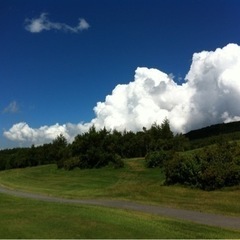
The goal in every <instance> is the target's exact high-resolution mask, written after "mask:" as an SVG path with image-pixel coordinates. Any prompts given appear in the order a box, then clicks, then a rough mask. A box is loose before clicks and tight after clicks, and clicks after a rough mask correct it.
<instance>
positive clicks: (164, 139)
mask: <svg viewBox="0 0 240 240" xmlns="http://www.w3.org/2000/svg"><path fill="white" fill-rule="evenodd" d="M188 144H189V143H188V140H187V138H185V137H184V136H183V135H182V134H176V135H174V134H173V133H172V131H171V130H170V125H169V121H168V120H167V119H165V120H164V121H163V123H162V124H160V125H159V124H156V123H154V124H152V126H151V127H150V128H149V129H146V128H145V127H144V128H143V129H142V131H138V132H132V131H123V132H120V131H117V130H113V131H110V130H107V129H106V128H103V129H101V130H96V128H95V126H92V127H91V128H90V129H89V130H88V132H85V133H82V134H79V135H77V136H76V137H75V139H74V141H73V142H72V143H68V142H67V140H66V138H65V137H64V136H63V135H60V136H58V137H57V138H56V139H54V140H53V141H52V143H48V144H44V145H42V146H34V145H32V146H31V147H30V148H14V149H5V150H1V151H0V170H5V169H11V168H24V167H31V166H38V165H43V164H52V163H55V164H57V166H58V168H64V169H67V170H71V169H73V168H75V167H80V168H100V167H103V166H106V165H112V166H113V167H122V166H123V161H122V159H123V158H134V157H145V156H146V154H147V153H149V152H152V151H158V150H161V149H162V150H169V149H174V150H175V151H183V150H184V149H186V148H188Z"/></svg>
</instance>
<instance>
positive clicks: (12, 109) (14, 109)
mask: <svg viewBox="0 0 240 240" xmlns="http://www.w3.org/2000/svg"><path fill="white" fill-rule="evenodd" d="M19 111H20V108H19V105H18V104H17V102H16V101H12V102H10V103H9V105H8V106H7V107H5V108H4V110H3V113H18V112H19Z"/></svg>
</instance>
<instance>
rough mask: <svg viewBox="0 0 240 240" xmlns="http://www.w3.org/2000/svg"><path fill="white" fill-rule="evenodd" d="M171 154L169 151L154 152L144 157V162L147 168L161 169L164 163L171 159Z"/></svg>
mask: <svg viewBox="0 0 240 240" xmlns="http://www.w3.org/2000/svg"><path fill="white" fill-rule="evenodd" d="M172 155H173V153H172V152H170V151H164V150H160V151H155V152H150V153H148V154H147V155H146V157H145V161H146V166H147V167H148V168H155V167H162V166H163V164H164V162H165V161H168V160H169V159H171V158H172Z"/></svg>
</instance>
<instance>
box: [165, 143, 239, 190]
mask: <svg viewBox="0 0 240 240" xmlns="http://www.w3.org/2000/svg"><path fill="white" fill-rule="evenodd" d="M238 152H239V151H238V146H237V145H236V144H230V143H227V142H221V143H219V144H216V145H213V146H211V147H205V148H204V149H203V150H202V151H199V152H198V153H197V154H196V155H195V156H188V155H183V154H175V155H174V156H173V158H172V159H170V160H169V161H166V162H165V165H164V169H165V175H166V180H165V182H166V184H175V183H180V184H185V185H190V186H195V187H199V188H201V189H204V190H215V189H219V188H222V187H225V186H234V185H237V184H240V161H239V160H238V158H236V154H238Z"/></svg>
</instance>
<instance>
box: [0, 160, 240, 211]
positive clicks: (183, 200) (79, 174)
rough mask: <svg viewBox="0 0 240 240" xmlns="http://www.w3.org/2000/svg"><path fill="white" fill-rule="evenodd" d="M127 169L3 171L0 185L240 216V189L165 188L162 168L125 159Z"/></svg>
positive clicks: (0, 173) (51, 193) (45, 168)
mask: <svg viewBox="0 0 240 240" xmlns="http://www.w3.org/2000/svg"><path fill="white" fill-rule="evenodd" d="M125 163H126V167H125V168H123V169H111V168H103V169H91V170H80V169H75V170H73V171H64V170H58V169H57V168H56V166H55V165H46V166H39V167H34V168H26V169H13V170H8V171H2V172H0V184H2V185H5V186H8V187H11V188H17V189H22V190H24V191H31V192H36V193H43V194H47V195H52V196H62V197H67V198H104V199H109V198H111V199H125V200H134V201H139V202H144V203H148V204H157V205H164V206H172V207H177V208H184V209H191V210H199V211H203V212H212V213H221V214H225V215H233V216H240V201H239V200H238V199H239V196H240V187H235V188H226V189H223V190H218V191H213V192H206V191H202V190H196V189H191V188H187V187H182V186H164V185H163V182H164V174H163V173H162V172H161V170H160V169H147V168H145V167H144V160H143V159H129V160H125Z"/></svg>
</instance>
